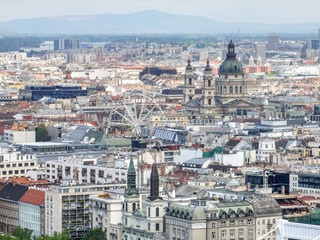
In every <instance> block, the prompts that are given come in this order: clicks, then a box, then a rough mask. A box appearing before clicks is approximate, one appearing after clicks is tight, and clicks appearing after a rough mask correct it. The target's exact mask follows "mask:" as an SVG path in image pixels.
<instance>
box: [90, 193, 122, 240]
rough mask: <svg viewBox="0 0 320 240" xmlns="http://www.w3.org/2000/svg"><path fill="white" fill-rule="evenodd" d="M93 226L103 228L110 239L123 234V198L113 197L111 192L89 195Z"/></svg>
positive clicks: (115, 238) (113, 239)
mask: <svg viewBox="0 0 320 240" xmlns="http://www.w3.org/2000/svg"><path fill="white" fill-rule="evenodd" d="M89 200H90V216H91V224H92V225H91V228H101V229H102V230H103V231H104V232H105V233H106V234H107V239H109V240H120V239H121V236H122V212H123V199H115V198H111V197H110V195H109V194H103V195H94V196H90V197H89Z"/></svg>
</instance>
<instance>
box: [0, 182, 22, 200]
mask: <svg viewBox="0 0 320 240" xmlns="http://www.w3.org/2000/svg"><path fill="white" fill-rule="evenodd" d="M27 191H28V187H26V186H22V185H18V184H17V185H14V184H11V183H9V184H7V185H5V186H4V187H3V188H2V189H1V191H0V198H2V199H6V200H12V201H18V200H19V199H20V198H21V197H22V196H23V195H24V194H25V193H26V192H27Z"/></svg>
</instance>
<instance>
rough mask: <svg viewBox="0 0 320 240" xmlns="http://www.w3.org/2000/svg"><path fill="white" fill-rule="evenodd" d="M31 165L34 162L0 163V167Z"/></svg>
mask: <svg viewBox="0 0 320 240" xmlns="http://www.w3.org/2000/svg"><path fill="white" fill-rule="evenodd" d="M23 166H24V167H29V166H30V167H33V166H34V162H31V163H30V164H29V163H23V164H22V163H18V164H17V163H12V164H9V163H8V164H0V168H4V167H6V168H11V167H23Z"/></svg>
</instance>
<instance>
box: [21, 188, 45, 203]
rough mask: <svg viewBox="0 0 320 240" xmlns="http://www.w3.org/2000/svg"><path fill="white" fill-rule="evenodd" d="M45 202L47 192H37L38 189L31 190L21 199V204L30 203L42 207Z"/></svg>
mask: <svg viewBox="0 0 320 240" xmlns="http://www.w3.org/2000/svg"><path fill="white" fill-rule="evenodd" d="M44 200H45V192H44V191H40V190H36V189H29V190H28V191H27V192H26V193H25V194H24V195H23V196H22V198H20V200H19V202H24V203H30V204H33V205H37V206H40V205H41V204H43V203H44Z"/></svg>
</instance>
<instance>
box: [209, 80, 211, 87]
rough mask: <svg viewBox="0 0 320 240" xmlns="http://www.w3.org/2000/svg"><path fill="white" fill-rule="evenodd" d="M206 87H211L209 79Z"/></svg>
mask: <svg viewBox="0 0 320 240" xmlns="http://www.w3.org/2000/svg"><path fill="white" fill-rule="evenodd" d="M208 87H211V80H210V79H209V80H208Z"/></svg>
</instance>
